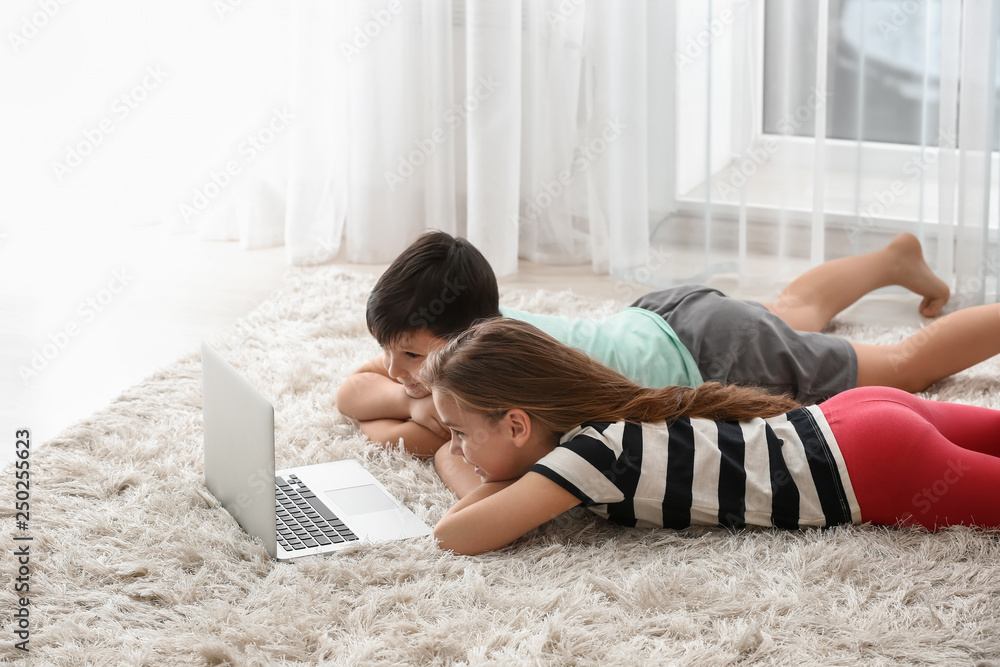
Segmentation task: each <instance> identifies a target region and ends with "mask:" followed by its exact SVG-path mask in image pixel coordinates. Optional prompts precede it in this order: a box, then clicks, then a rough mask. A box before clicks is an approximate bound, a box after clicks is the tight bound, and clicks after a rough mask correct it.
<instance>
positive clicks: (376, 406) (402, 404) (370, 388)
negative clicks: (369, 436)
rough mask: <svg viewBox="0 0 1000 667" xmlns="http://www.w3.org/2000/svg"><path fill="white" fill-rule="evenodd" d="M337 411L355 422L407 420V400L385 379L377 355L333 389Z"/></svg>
mask: <svg viewBox="0 0 1000 667" xmlns="http://www.w3.org/2000/svg"><path fill="white" fill-rule="evenodd" d="M337 410H339V411H340V414H342V415H345V416H347V417H351V418H352V419H357V420H358V421H367V420H370V419H398V420H404V419H409V418H410V397H409V396H407V395H406V390H405V389H404V388H403V385H401V384H400V383H398V382H396V381H395V380H393V379H392V378H391V377H389V374H388V372H387V371H386V370H385V364H384V363H382V357H381V355H380V356H378V357H375V358H374V359H372V360H371V361H367V362H365V363H364V364H363V365H362V366H361V367H360V368H358V369H357V370H355V371H354V372H353V373H351V374H350V375H348V376H347V377H346V378H345V379H344V382H343V383H342V384H341V385H340V388H339V389H337Z"/></svg>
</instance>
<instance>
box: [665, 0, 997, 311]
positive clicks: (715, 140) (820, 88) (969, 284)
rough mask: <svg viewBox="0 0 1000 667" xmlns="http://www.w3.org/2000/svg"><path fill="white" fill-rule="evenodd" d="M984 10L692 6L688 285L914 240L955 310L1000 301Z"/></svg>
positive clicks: (681, 78)
mask: <svg viewBox="0 0 1000 667" xmlns="http://www.w3.org/2000/svg"><path fill="white" fill-rule="evenodd" d="M998 12H1000V5H998V4H997V3H994V2H990V1H989V0H966V1H965V2H961V3H959V2H949V1H947V0H944V1H942V0H925V1H923V2H917V1H916V0H907V1H898V2H897V1H880V0H813V1H811V2H800V1H797V0H768V1H767V2H764V1H763V0H733V1H726V0H714V1H713V2H709V3H705V2H695V1H694V0H691V1H686V0H680V2H678V12H677V16H676V18H677V23H676V29H677V44H678V48H677V54H678V84H677V89H676V94H677V96H678V98H679V99H683V98H685V97H687V98H689V99H690V98H692V97H693V98H695V99H697V97H698V96H701V97H702V98H703V99H702V101H701V102H700V104H699V103H697V102H696V103H695V104H694V105H693V107H694V108H693V109H688V110H687V111H681V112H680V113H679V115H678V123H677V136H678V161H679V164H684V165H691V166H693V168H692V169H690V170H688V171H687V172H683V171H682V172H679V175H678V178H677V187H678V196H677V207H676V210H675V215H674V216H673V217H671V218H670V219H668V220H667V221H666V222H665V224H664V225H663V226H662V228H661V229H660V230H659V231H658V234H657V235H655V236H654V241H656V240H657V239H659V240H661V241H662V242H664V243H667V244H668V245H669V247H671V248H676V247H677V246H678V245H679V244H682V243H685V242H686V243H688V245H689V246H691V247H694V246H696V245H698V244H700V245H701V247H702V251H701V252H699V253H696V254H695V256H694V259H693V260H692V262H691V263H690V265H689V266H688V267H687V270H688V273H691V274H699V272H700V275H705V274H711V273H714V272H718V271H728V270H732V271H735V272H737V273H738V274H739V275H740V276H741V277H742V278H743V279H744V280H752V279H753V278H754V276H753V275H751V273H752V272H750V271H748V269H747V264H746V260H747V257H748V253H752V252H763V253H765V254H768V255H771V256H773V258H774V261H773V262H772V263H771V267H772V268H771V271H773V273H774V274H775V275H777V276H778V277H780V278H781V279H787V278H789V277H791V276H792V275H794V274H796V273H799V272H801V270H802V269H803V268H806V267H807V266H809V265H816V264H818V263H820V262H822V261H824V260H828V259H832V258H833V257H837V256H843V255H847V254H855V253H858V252H864V251H867V250H871V249H874V248H875V247H879V246H881V245H882V244H884V242H885V241H886V240H887V239H888V238H890V237H891V235H892V234H894V233H898V232H900V231H911V232H913V233H915V234H918V235H919V236H920V237H921V239H922V240H923V242H924V244H925V254H926V255H928V259H929V261H930V262H931V263H932V266H933V267H934V268H935V270H936V271H937V272H938V273H939V275H941V276H942V277H944V278H945V279H946V280H951V281H952V284H953V286H954V288H955V295H956V297H957V298H955V299H953V302H952V306H953V307H960V306H964V305H971V304H975V303H982V302H983V301H984V300H995V299H996V276H997V254H996V242H997V220H998V214H997V208H998V207H997V193H998V189H1000V188H998V181H997V161H996V155H997V153H996V147H997V134H996V124H997V113H996V111H997V109H996V100H997V94H998V86H997V71H996V62H997V35H998V31H1000V21H998Z"/></svg>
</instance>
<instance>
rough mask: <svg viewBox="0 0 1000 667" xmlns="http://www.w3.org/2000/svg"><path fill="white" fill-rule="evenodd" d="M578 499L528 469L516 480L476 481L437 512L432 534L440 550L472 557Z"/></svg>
mask: <svg viewBox="0 0 1000 667" xmlns="http://www.w3.org/2000/svg"><path fill="white" fill-rule="evenodd" d="M579 504H580V501H579V500H577V498H576V496H574V495H573V494H572V493H570V492H569V491H567V490H566V489H564V488H562V487H561V486H559V485H558V484H556V483H555V482H553V481H552V480H550V479H549V478H547V477H545V476H543V475H539V474H538V473H536V472H528V473H527V474H526V475H524V477H521V478H520V479H517V480H509V481H505V482H487V483H486V484H482V485H481V486H479V488H477V489H475V490H474V491H472V492H471V493H469V494H468V495H467V496H465V497H464V498H462V499H461V500H460V501H458V502H457V503H455V505H454V506H453V507H452V508H451V509H450V510H448V511H447V512H446V513H445V515H444V516H443V517H441V520H440V521H438V524H437V526H435V527H434V537H435V538H436V539H437V541H438V546H440V547H441V548H442V549H449V550H451V551H454V552H455V553H458V554H465V555H467V556H474V555H476V554H479V553H482V552H484V551H491V550H493V549H499V548H501V547H504V546H507V545H508V544H510V543H511V542H513V541H514V540H516V539H517V538H519V537H521V536H522V535H524V534H525V533H527V532H528V531H529V530H532V529H534V528H537V527H538V526H540V525H542V524H543V523H545V522H546V521H549V520H551V519H554V518H555V517H557V516H559V515H560V514H562V513H563V512H565V511H567V510H569V509H571V508H573V507H576V506H577V505H579Z"/></svg>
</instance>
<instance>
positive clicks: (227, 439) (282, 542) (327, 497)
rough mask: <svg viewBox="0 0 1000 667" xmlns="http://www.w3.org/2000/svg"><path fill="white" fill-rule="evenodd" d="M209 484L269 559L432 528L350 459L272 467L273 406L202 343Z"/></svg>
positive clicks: (412, 534) (418, 533)
mask: <svg viewBox="0 0 1000 667" xmlns="http://www.w3.org/2000/svg"><path fill="white" fill-rule="evenodd" d="M201 370H202V399H203V408H202V416H203V417H204V430H205V485H206V486H207V487H208V490H209V491H210V492H211V493H212V495H214V496H215V497H216V498H217V499H218V500H219V502H221V503H222V506H223V507H225V508H226V510H227V511H228V512H229V513H230V514H232V515H233V517H234V518H235V519H236V521H237V522H238V523H239V525H240V526H241V527H242V528H243V530H245V531H246V532H247V533H249V534H250V535H251V536H253V537H256V538H258V539H259V540H260V541H261V542H262V543H263V545H264V548H265V549H267V553H268V555H269V556H270V557H271V558H274V559H277V560H281V561H285V560H291V559H293V558H299V557H301V556H312V555H315V554H323V553H328V552H332V551H338V550H341V549H346V548H348V547H351V546H353V545H356V544H358V543H364V542H372V543H374V542H383V541H388V540H398V539H406V538H411V537H420V536H423V535H430V534H431V532H432V531H431V529H430V528H429V527H428V526H427V525H426V524H424V523H423V522H422V521H421V520H420V519H419V518H417V516H416V515H415V514H413V512H411V511H410V510H409V509H407V508H406V507H405V506H404V505H403V504H402V503H401V502H399V500H397V499H396V498H394V497H393V496H392V494H391V493H389V492H388V491H387V490H386V489H385V487H383V486H382V485H381V484H380V483H379V482H378V481H377V480H376V479H375V477H374V476H372V474H371V473H370V472H368V471H367V470H366V469H365V468H364V467H363V466H362V465H361V464H360V463H358V462H357V461H353V460H343V461H332V462H330V463H320V464H315V465H309V466H302V467H298V468H289V469H287V470H279V471H277V472H275V470H274V408H273V406H272V405H271V403H270V401H268V400H267V399H266V398H265V397H264V396H263V395H262V394H261V393H260V392H259V391H257V389H256V388H254V386H253V385H251V384H250V383H249V382H248V381H247V380H246V379H245V378H244V377H243V376H242V375H240V373H239V372H238V371H237V370H236V369H235V368H233V367H232V365H231V364H230V363H229V362H228V361H226V360H225V359H224V358H223V357H222V355H220V354H219V353H218V352H217V351H216V350H215V349H214V348H213V347H212V346H211V345H209V344H208V343H206V342H204V341H203V342H202V344H201Z"/></svg>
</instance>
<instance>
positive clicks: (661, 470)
mask: <svg viewBox="0 0 1000 667" xmlns="http://www.w3.org/2000/svg"><path fill="white" fill-rule="evenodd" d="M531 469H532V471H534V472H537V473H540V474H542V475H545V476H546V477H548V478H549V479H551V480H552V481H554V482H556V483H557V484H559V485H560V486H562V487H563V488H565V489H566V490H567V491H569V492H570V493H572V494H573V495H574V496H576V497H577V498H579V499H580V502H581V503H583V505H584V506H585V507H587V508H589V509H590V510H592V511H593V512H595V513H596V514H599V515H600V516H603V517H605V518H608V519H611V520H612V521H615V522H617V523H620V524H623V525H626V526H647V527H654V526H663V527H666V528H684V527H686V526H689V525H691V524H708V525H723V526H729V527H733V528H738V527H742V526H745V525H747V524H751V525H758V526H775V527H778V528H799V527H804V526H834V525H838V524H843V523H860V522H861V511H860V509H859V508H858V502H857V499H856V498H855V496H854V489H853V488H852V486H851V480H850V477H848V474H847V467H846V465H845V464H844V459H843V456H842V455H841V452H840V448H839V447H838V446H837V442H836V439H835V438H834V437H833V432H832V431H831V430H830V425H829V424H828V423H827V421H826V417H824V416H823V413H822V411H820V409H819V408H818V407H816V406H809V407H803V408H797V409H795V410H793V411H791V412H788V413H786V414H784V415H780V416H778V417H771V418H768V419H751V420H748V421H742V422H733V421H711V420H708V419H688V418H685V417H682V418H680V419H677V420H676V421H674V422H672V423H670V424H669V425H668V424H665V423H643V424H630V423H626V422H614V423H604V422H602V423H598V422H589V423H586V424H583V425H582V426H578V427H577V428H575V429H573V430H572V431H570V432H568V433H566V434H565V435H564V436H563V437H562V439H561V440H560V442H559V446H558V447H556V449H555V450H554V451H553V452H551V453H550V454H547V455H546V456H545V457H543V458H542V459H541V460H540V461H538V463H536V464H535V465H534V466H533V467H532V468H531Z"/></svg>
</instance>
